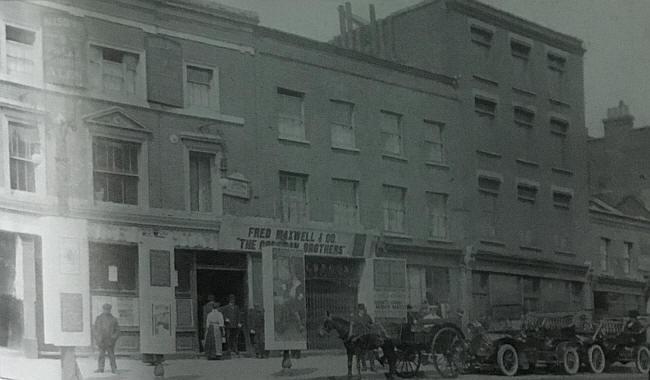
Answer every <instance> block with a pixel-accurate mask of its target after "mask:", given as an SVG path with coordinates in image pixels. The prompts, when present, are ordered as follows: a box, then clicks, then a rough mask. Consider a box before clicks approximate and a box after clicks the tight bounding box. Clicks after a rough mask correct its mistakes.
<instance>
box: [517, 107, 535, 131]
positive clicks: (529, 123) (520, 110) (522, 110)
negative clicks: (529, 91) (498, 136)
mask: <svg viewBox="0 0 650 380" xmlns="http://www.w3.org/2000/svg"><path fill="white" fill-rule="evenodd" d="M521 114H525V115H526V117H527V118H524V119H522V118H521V117H517V116H518V115H519V116H521ZM535 116H536V114H535V109H534V108H531V107H526V106H523V105H520V104H514V105H513V106H512V118H513V121H514V123H515V124H517V125H518V126H522V127H529V128H532V127H534V126H535ZM528 117H529V118H528Z"/></svg>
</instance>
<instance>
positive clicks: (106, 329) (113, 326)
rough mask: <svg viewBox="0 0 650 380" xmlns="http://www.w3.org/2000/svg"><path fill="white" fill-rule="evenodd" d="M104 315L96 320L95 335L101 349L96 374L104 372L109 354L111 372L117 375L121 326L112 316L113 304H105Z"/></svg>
mask: <svg viewBox="0 0 650 380" xmlns="http://www.w3.org/2000/svg"><path fill="white" fill-rule="evenodd" d="M102 309H103V310H104V311H103V313H101V314H100V315H98V316H97V319H95V326H94V328H93V334H94V337H95V343H96V344H97V347H98V348H99V358H98V361H97V370H96V371H95V372H104V364H105V363H106V356H105V354H106V353H108V359H109V360H110V362H111V372H113V373H117V363H116V362H115V342H117V338H118V337H119V336H120V325H119V324H118V322H117V318H115V317H114V316H113V314H111V304H109V303H107V304H104V306H103V307H102Z"/></svg>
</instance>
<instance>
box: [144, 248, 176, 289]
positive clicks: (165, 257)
mask: <svg viewBox="0 0 650 380" xmlns="http://www.w3.org/2000/svg"><path fill="white" fill-rule="evenodd" d="M149 263H150V265H149V271H150V272H149V273H150V275H151V286H171V269H170V260H169V251H162V250H156V249H152V250H150V251H149Z"/></svg>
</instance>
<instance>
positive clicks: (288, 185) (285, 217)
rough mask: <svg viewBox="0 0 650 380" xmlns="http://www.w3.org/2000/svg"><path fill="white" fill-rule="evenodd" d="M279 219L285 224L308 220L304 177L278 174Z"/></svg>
mask: <svg viewBox="0 0 650 380" xmlns="http://www.w3.org/2000/svg"><path fill="white" fill-rule="evenodd" d="M280 218H281V220H282V222H285V223H301V222H305V221H307V220H308V219H309V203H308V201H307V176H306V175H301V174H292V173H284V172H281V173H280Z"/></svg>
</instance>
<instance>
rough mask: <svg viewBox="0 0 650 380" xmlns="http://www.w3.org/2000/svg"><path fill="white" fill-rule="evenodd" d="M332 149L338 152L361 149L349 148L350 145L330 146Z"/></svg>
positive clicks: (351, 151) (357, 151) (350, 151)
mask: <svg viewBox="0 0 650 380" xmlns="http://www.w3.org/2000/svg"><path fill="white" fill-rule="evenodd" d="M331 148H332V150H333V151H338V152H349V153H359V152H361V150H359V149H358V148H350V147H345V146H335V145H332V146H331Z"/></svg>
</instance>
